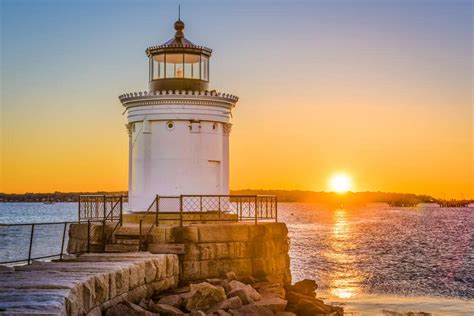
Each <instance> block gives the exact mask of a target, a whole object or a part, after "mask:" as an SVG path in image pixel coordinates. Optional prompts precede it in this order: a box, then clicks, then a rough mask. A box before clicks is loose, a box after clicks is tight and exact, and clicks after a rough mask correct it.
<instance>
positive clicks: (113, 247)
mask: <svg viewBox="0 0 474 316" xmlns="http://www.w3.org/2000/svg"><path fill="white" fill-rule="evenodd" d="M136 251H138V245H127V244H108V245H105V252H136Z"/></svg>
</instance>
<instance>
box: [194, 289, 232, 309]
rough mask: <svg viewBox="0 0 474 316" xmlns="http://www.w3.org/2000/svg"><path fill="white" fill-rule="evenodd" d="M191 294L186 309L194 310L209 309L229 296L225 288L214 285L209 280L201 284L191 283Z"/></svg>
mask: <svg viewBox="0 0 474 316" xmlns="http://www.w3.org/2000/svg"><path fill="white" fill-rule="evenodd" d="M190 289H191V296H190V297H189V299H188V301H187V302H186V309H187V310H188V311H193V310H204V311H206V310H208V309H211V308H212V307H214V306H216V305H218V304H219V303H220V302H222V301H223V300H225V299H226V298H227V296H226V294H225V291H224V288H222V287H220V286H214V285H212V284H209V283H207V282H202V283H199V284H191V286H190Z"/></svg>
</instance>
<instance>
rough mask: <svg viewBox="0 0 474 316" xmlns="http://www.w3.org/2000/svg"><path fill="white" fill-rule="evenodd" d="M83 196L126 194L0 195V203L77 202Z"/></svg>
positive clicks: (118, 193) (56, 193) (58, 193)
mask: <svg viewBox="0 0 474 316" xmlns="http://www.w3.org/2000/svg"><path fill="white" fill-rule="evenodd" d="M85 194H105V195H110V194H112V195H127V194H128V192H127V191H118V192H104V191H99V192H53V193H22V194H17V193H8V194H7V193H0V202H43V203H44V202H78V201H79V196H80V195H85Z"/></svg>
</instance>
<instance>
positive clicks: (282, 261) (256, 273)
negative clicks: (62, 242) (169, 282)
mask: <svg viewBox="0 0 474 316" xmlns="http://www.w3.org/2000/svg"><path fill="white" fill-rule="evenodd" d="M92 229H93V231H94V233H93V234H91V235H92V236H93V239H92V245H91V247H90V249H92V251H94V250H95V249H97V251H100V249H102V248H101V245H102V229H101V227H100V226H99V225H92ZM136 229H137V227H136V226H135V227H133V226H129V227H127V226H123V227H122V228H121V230H122V231H123V232H124V233H126V232H127V231H128V232H129V233H134V232H135V233H136V231H135V230H136ZM87 238H88V233H87V224H73V225H71V228H70V230H69V243H68V252H70V253H73V252H78V251H84V250H86V249H87ZM177 244H179V245H183V246H184V255H182V256H180V267H181V273H180V276H179V277H180V281H181V283H189V282H193V281H198V280H205V279H209V278H219V277H225V275H226V273H227V272H229V271H234V272H235V273H236V274H237V275H248V276H253V277H256V278H259V279H267V280H271V281H274V282H278V283H281V284H290V283H291V272H290V257H289V255H288V251H289V247H290V241H289V238H288V229H287V227H286V225H285V224H284V223H259V224H258V225H254V224H253V223H252V224H249V223H220V224H193V225H190V226H184V227H179V226H159V227H155V228H154V229H153V230H152V231H151V234H150V236H149V240H148V251H149V252H152V253H153V252H155V250H156V249H160V248H161V246H163V245H177Z"/></svg>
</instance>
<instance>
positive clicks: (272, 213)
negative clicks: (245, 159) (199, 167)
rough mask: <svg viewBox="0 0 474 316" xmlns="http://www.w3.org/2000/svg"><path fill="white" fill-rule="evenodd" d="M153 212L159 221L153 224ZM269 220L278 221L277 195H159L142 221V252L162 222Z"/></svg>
mask: <svg viewBox="0 0 474 316" xmlns="http://www.w3.org/2000/svg"><path fill="white" fill-rule="evenodd" d="M153 212H154V213H155V214H154V215H155V218H154V221H153V222H152V223H150V221H146V218H147V217H149V216H150V214H153ZM160 215H167V217H164V216H161V217H160ZM170 215H174V216H176V217H173V216H170ZM187 215H194V216H187ZM268 220H274V221H275V222H277V221H278V201H277V196H276V195H180V196H160V195H157V196H156V197H155V199H154V200H153V202H152V203H151V204H150V206H149V207H148V209H147V210H146V212H145V214H143V215H142V217H141V218H140V221H139V234H140V241H139V250H140V251H141V250H142V249H143V248H144V246H145V244H146V243H147V242H148V240H149V237H150V233H151V231H152V230H153V228H154V227H156V226H158V225H159V224H160V222H161V221H173V222H176V221H178V222H179V226H183V223H185V222H223V221H225V222H242V221H254V222H255V225H257V224H258V222H259V221H268ZM147 223H148V226H147Z"/></svg>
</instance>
